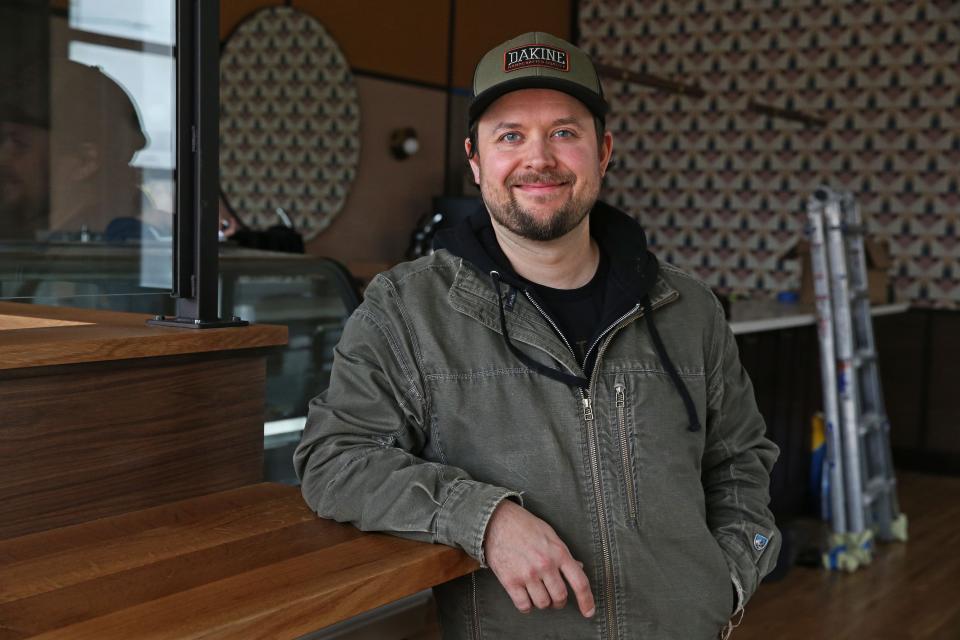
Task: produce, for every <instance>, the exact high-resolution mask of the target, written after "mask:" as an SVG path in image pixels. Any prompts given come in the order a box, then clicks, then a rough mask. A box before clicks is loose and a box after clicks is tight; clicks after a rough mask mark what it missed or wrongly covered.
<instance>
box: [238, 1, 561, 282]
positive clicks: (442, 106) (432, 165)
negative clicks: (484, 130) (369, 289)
mask: <svg viewBox="0 0 960 640" xmlns="http://www.w3.org/2000/svg"><path fill="white" fill-rule="evenodd" d="M283 4H287V5H290V6H293V7H295V8H297V9H300V10H302V11H305V12H307V13H310V14H311V15H313V16H315V17H316V18H317V19H318V20H319V21H320V23H321V24H322V25H323V26H324V28H325V29H326V30H327V31H328V32H329V33H330V35H331V36H333V38H334V39H335V40H336V41H337V43H338V44H339V46H340V48H341V50H342V51H343V53H344V55H345V57H346V59H347V61H348V63H349V64H350V66H351V68H352V69H353V70H354V73H355V77H356V82H357V88H358V91H359V94H360V127H361V132H360V135H361V142H360V144H361V151H360V165H359V168H358V170H357V177H356V180H355V181H354V183H353V186H352V187H351V191H350V195H349V196H348V199H347V201H346V204H345V206H344V208H343V210H342V211H341V212H340V214H339V215H338V216H337V217H336V218H335V219H334V220H333V222H332V223H331V225H330V226H329V227H328V228H327V229H326V230H325V231H323V232H321V233H320V234H319V235H318V236H317V237H316V238H315V239H314V240H313V241H312V242H310V243H309V244H308V246H307V251H308V252H310V253H315V254H320V255H326V256H329V257H333V258H336V259H338V260H341V261H343V262H346V263H348V264H350V265H351V266H354V267H356V269H357V270H359V271H361V272H366V271H368V270H369V269H370V268H371V265H372V268H376V267H377V266H379V265H383V264H389V263H393V262H397V261H399V260H401V259H403V255H404V251H405V250H406V248H407V244H408V242H409V240H410V236H411V233H412V231H413V228H414V226H415V224H416V222H417V220H418V219H419V218H420V216H421V215H423V214H424V213H427V212H428V211H429V209H430V206H431V199H432V197H433V196H435V195H440V194H442V193H444V191H445V183H444V180H445V178H446V179H447V180H448V182H447V184H448V185H450V187H449V188H448V189H447V191H448V192H451V193H453V194H457V195H458V194H459V193H460V191H461V190H462V189H463V188H464V184H469V181H468V180H466V179H465V168H466V162H465V161H464V160H463V142H462V141H463V137H464V136H465V133H466V122H465V115H464V114H465V112H466V104H467V103H468V102H469V87H470V83H471V82H472V75H473V67H474V65H475V64H476V62H477V61H478V60H479V59H480V56H482V55H483V53H485V52H486V51H487V50H488V49H489V48H491V47H492V46H494V45H496V44H497V43H499V42H502V41H504V40H506V39H508V38H510V37H512V36H514V35H517V34H518V33H522V32H524V31H530V30H536V29H540V30H546V31H551V32H552V33H555V34H556V35H558V36H560V37H565V38H569V37H570V26H571V20H572V17H571V0H559V1H557V0H531V1H529V2H525V3H522V4H519V3H516V2H509V1H507V0H490V1H488V2H480V0H418V2H415V3H401V2H390V1H388V0H366V1H357V2H351V1H348V0H337V1H331V0H290V1H288V2H282V1H279V0H222V1H221V3H220V34H221V38H223V39H225V38H227V37H228V36H229V34H230V33H231V32H232V31H233V29H235V28H236V27H237V25H238V24H240V23H241V22H242V21H243V20H244V19H245V18H246V17H247V16H249V15H251V14H252V13H253V12H255V11H257V10H258V9H261V8H263V7H267V6H276V5H283ZM451 13H452V15H453V20H452V22H453V25H454V37H453V46H452V47H451V46H450V24H451ZM504 16H509V20H506V19H503V17H504ZM448 77H449V79H450V81H449V82H448ZM448 86H451V87H453V90H452V91H451V92H449V93H448V91H447V87H448ZM448 95H449V99H448ZM448 112H449V117H448ZM404 126H412V127H414V128H415V129H416V130H417V133H418V136H419V140H420V145H421V147H420V150H419V152H418V153H417V154H416V155H414V156H412V157H411V158H408V159H406V160H403V161H398V160H395V159H393V158H392V156H391V155H390V154H389V151H388V139H389V134H390V132H391V131H392V130H394V129H395V128H398V127H404ZM448 126H449V132H450V133H449V135H448ZM448 162H449V169H447V164H448Z"/></svg>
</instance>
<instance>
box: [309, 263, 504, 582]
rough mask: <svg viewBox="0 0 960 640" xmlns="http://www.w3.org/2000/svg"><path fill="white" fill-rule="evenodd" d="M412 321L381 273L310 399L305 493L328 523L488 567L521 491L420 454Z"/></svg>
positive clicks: (421, 404) (421, 406) (420, 407)
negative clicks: (497, 519) (496, 533)
mask: <svg viewBox="0 0 960 640" xmlns="http://www.w3.org/2000/svg"><path fill="white" fill-rule="evenodd" d="M405 317H406V315H405V312H404V310H403V308H402V306H401V304H400V302H399V301H398V299H397V295H396V291H395V289H394V288H393V284H392V283H391V282H390V281H389V280H387V278H386V277H384V276H379V277H378V278H377V279H376V280H375V282H374V283H373V284H371V286H370V287H368V289H367V293H366V299H365V300H364V302H363V304H361V306H360V307H359V308H358V309H357V310H356V311H355V312H354V313H353V315H352V316H351V317H350V319H349V320H348V321H347V325H346V327H345V328H344V333H343V337H342V338H341V340H340V343H339V345H338V346H337V348H336V349H335V352H334V363H333V370H332V373H331V378H330V386H329V387H328V388H327V390H326V391H324V392H323V393H321V394H320V395H319V396H317V397H316V398H314V399H313V400H312V401H311V402H310V408H309V413H308V416H307V424H306V427H305V429H304V432H303V436H302V439H301V441H300V445H299V446H298V447H297V450H296V452H295V453H294V467H295V469H296V472H297V476H298V477H299V478H300V482H301V491H302V493H303V497H304V499H305V500H306V502H307V504H308V505H309V506H310V507H311V508H312V509H313V510H314V511H316V512H317V514H318V515H320V516H321V517H324V518H331V519H334V520H337V521H339V522H350V523H352V524H353V525H355V526H356V527H358V528H359V529H361V530H363V531H384V532H388V533H393V534H395V535H399V536H402V537H405V538H411V539H414V540H420V541H426V542H436V543H441V544H446V545H450V546H453V547H459V548H461V549H463V550H464V551H466V552H467V553H468V554H470V555H471V556H472V557H474V558H475V559H477V560H478V561H479V562H480V563H481V565H483V564H484V557H483V536H484V534H485V531H486V526H487V522H488V520H489V518H490V516H491V515H492V513H493V510H494V509H495V508H496V506H497V505H498V504H499V503H500V502H501V501H502V500H503V499H505V498H507V497H511V496H513V497H516V498H518V499H519V495H520V494H519V493H518V492H516V491H510V490H508V489H504V488H501V487H496V486H492V485H489V484H485V483H481V482H476V481H474V480H472V479H471V478H470V477H469V476H468V475H467V473H466V472H465V471H463V470H462V469H459V468H457V467H453V466H449V465H445V464H438V463H433V462H427V461H424V460H422V459H421V458H420V457H419V456H418V454H420V452H421V451H422V450H423V448H424V446H425V445H426V443H427V438H428V436H429V429H428V428H427V426H426V425H429V424H430V422H429V401H428V397H427V396H426V394H425V387H424V385H423V379H422V376H421V374H420V370H419V367H418V364H419V363H418V362H417V360H418V359H417V357H416V354H417V353H418V347H417V342H416V340H415V336H413V335H412V334H411V332H410V331H409V330H408V324H407V323H406V322H405V321H404V320H405Z"/></svg>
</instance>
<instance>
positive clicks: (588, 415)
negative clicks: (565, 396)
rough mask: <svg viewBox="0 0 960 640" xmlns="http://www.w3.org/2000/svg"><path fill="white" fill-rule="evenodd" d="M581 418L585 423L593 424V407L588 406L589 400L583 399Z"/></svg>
mask: <svg viewBox="0 0 960 640" xmlns="http://www.w3.org/2000/svg"><path fill="white" fill-rule="evenodd" d="M583 418H584V420H586V421H587V422H593V407H592V406H591V404H590V398H584V399H583Z"/></svg>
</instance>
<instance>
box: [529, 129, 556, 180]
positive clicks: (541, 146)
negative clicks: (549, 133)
mask: <svg viewBox="0 0 960 640" xmlns="http://www.w3.org/2000/svg"><path fill="white" fill-rule="evenodd" d="M526 151H527V157H526V166H527V168H528V169H531V170H533V171H541V170H543V169H546V168H549V167H554V166H556V164H557V160H556V158H555V157H554V155H553V150H552V149H551V148H550V145H549V144H548V140H547V138H545V137H544V136H530V138H529V141H528V143H527V145H526Z"/></svg>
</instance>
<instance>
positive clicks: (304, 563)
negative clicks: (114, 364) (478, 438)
mask: <svg viewBox="0 0 960 640" xmlns="http://www.w3.org/2000/svg"><path fill="white" fill-rule="evenodd" d="M476 568H477V563H476V562H475V561H474V560H473V559H471V558H470V557H469V556H467V555H466V554H465V553H463V552H462V551H459V550H457V549H453V548H451V547H447V546H443V545H432V544H425V543H418V542H411V541H409V540H403V539H400V538H396V537H393V536H388V535H384V534H365V533H361V532H360V531H358V530H357V529H355V528H353V527H351V526H348V525H341V524H337V523H335V522H331V521H328V520H321V519H319V518H317V517H316V515H314V514H313V513H312V512H311V511H310V510H309V509H308V508H307V506H306V505H305V504H304V503H303V500H302V498H301V497H300V492H299V490H298V489H297V488H295V487H289V486H284V485H278V484H269V483H264V484H256V485H250V486H247V487H243V488H240V489H234V490H231V491H224V492H221V493H215V494H210V495H207V496H202V497H199V498H193V499H191V500H185V501H182V502H175V503H171V504H167V505H163V506H160V507H154V508H152V509H146V510H143V511H134V512H130V513H125V514H122V515H119V516H115V517H111V518H104V519H101V520H95V521H92V522H87V523H84V524H80V525H75V526H71V527H64V528H61V529H53V530H50V531H44V532H40V533H35V534H31V535H27V536H23V537H20V538H13V539H10V540H6V541H0V640H20V639H21V638H30V637H40V638H51V639H52V638H69V639H71V640H83V639H87V638H89V639H91V640H93V639H96V640H111V639H114V638H117V639H120V638H122V639H127V638H138V639H141V638H154V639H162V638H171V639H173V638H176V639H177V640H181V639H190V638H200V637H203V638H205V639H215V638H255V637H257V638H266V637H269V638H296V637H298V636H301V635H303V634H305V633H309V632H311V631H314V630H316V629H318V628H322V627H325V626H329V625H331V624H334V623H336V622H339V621H342V620H345V619H347V618H349V617H351V616H354V615H356V614H358V613H361V612H364V611H368V610H370V609H373V608H375V607H378V606H381V605H383V604H386V603H388V602H392V601H394V600H397V599H399V598H402V597H404V596H407V595H410V594H413V593H416V592H418V591H421V590H423V589H425V588H428V587H430V586H433V585H436V584H440V583H443V582H446V581H448V580H451V579H453V578H456V577H458V576H461V575H464V574H466V573H469V572H470V571H473V570H475V569H476Z"/></svg>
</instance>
